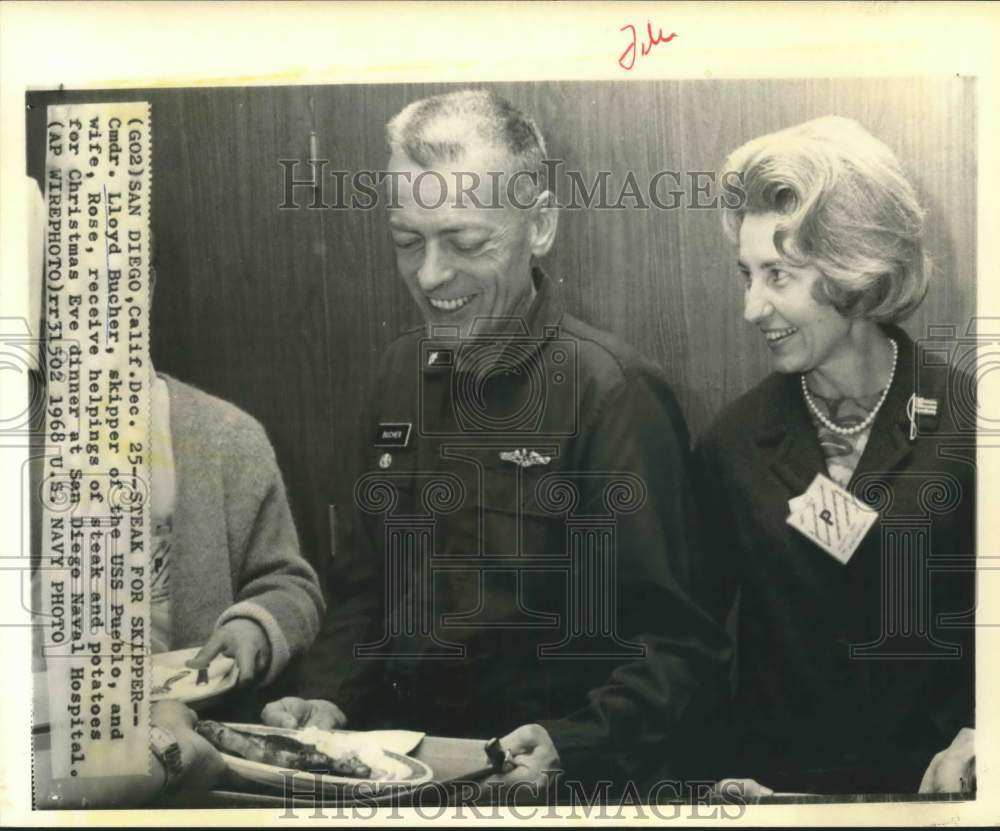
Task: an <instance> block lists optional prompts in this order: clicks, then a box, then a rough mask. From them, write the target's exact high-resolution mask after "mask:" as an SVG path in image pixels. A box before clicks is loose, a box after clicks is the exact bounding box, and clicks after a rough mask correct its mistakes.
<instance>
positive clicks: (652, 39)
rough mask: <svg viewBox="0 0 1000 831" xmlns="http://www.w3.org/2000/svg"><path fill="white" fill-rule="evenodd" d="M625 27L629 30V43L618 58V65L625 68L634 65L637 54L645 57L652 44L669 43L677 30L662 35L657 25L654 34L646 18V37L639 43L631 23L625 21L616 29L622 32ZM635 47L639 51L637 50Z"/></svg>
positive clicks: (675, 35) (627, 68) (661, 30)
mask: <svg viewBox="0 0 1000 831" xmlns="http://www.w3.org/2000/svg"><path fill="white" fill-rule="evenodd" d="M626 29H628V30H629V44H628V46H626V47H625V51H624V52H622V54H621V56H620V57H619V58H618V65H619V66H620V67H621V68H622V69H625V70H629V69H631V68H632V67H633V66H635V60H636V57H637V55H640V54H641V55H642V56H643V57H646V55H648V54H649V53H650V52H651V51H652V49H653V47H654V46H659V45H660V44H661V43H670V41H672V40H673V39H674V38H675V37H677V32H671V33H670V34H669V35H667V36H665V37H664V35H663V29H661V28H660V27H658V26H657V28H656V34H655V35H654V34H653V24H652V23H650V22H649V21H648V20H647V21H646V37H645V38H644V39H643V41H642V42H641V43H640V42H639V39H638V37H637V36H636V31H635V26H633V25H632V24H631V23H627V24H625V25H624V26H622V27H621V28H620V29H619V30H618V31H619V32H624V31H625V30H626ZM637 48H638V50H639V51H637Z"/></svg>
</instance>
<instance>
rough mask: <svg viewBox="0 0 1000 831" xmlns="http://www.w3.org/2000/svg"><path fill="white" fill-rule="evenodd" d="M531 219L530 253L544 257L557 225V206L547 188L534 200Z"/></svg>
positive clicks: (554, 198)
mask: <svg viewBox="0 0 1000 831" xmlns="http://www.w3.org/2000/svg"><path fill="white" fill-rule="evenodd" d="M532 214H533V215H532V219H531V253H532V254H533V255H534V256H536V257H544V256H545V255H546V254H548V253H549V249H550V248H551V247H552V243H553V242H555V239H556V228H557V227H558V225H559V208H558V207H556V197H555V195H554V194H553V193H552V191H550V190H547V191H545V192H544V193H543V194H541V196H539V197H538V199H536V200H535V207H534V208H533V209H532Z"/></svg>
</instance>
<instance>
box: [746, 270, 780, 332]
mask: <svg viewBox="0 0 1000 831" xmlns="http://www.w3.org/2000/svg"><path fill="white" fill-rule="evenodd" d="M773 312H774V306H773V305H772V304H771V301H770V300H769V299H768V297H767V293H766V291H765V290H764V288H763V287H762V286H761V284H760V281H759V280H752V281H751V282H750V288H748V289H747V291H746V296H745V297H744V298H743V319H744V320H746V321H747V323H759V322H760V321H762V320H765V319H766V318H768V317H770V316H771V314H772V313H773Z"/></svg>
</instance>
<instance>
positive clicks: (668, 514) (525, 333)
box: [264, 91, 727, 797]
mask: <svg viewBox="0 0 1000 831" xmlns="http://www.w3.org/2000/svg"><path fill="white" fill-rule="evenodd" d="M388 140H389V145H390V150H391V159H390V165H389V173H390V177H389V179H390V183H391V184H392V190H393V191H394V193H392V194H391V196H390V198H389V210H388V214H389V224H390V229H391V234H392V240H393V243H394V245H395V250H396V262H397V267H398V271H399V274H400V276H401V278H402V279H403V281H404V282H405V284H406V286H407V287H408V289H409V290H410V292H411V294H412V295H413V298H414V301H415V302H416V304H417V306H418V307H419V309H420V311H421V313H422V315H423V317H424V319H425V325H423V326H421V327H419V328H417V329H415V330H413V331H410V332H408V333H406V334H404V335H403V336H402V337H400V338H399V339H397V340H396V341H395V342H394V343H393V344H392V345H391V346H390V347H389V349H388V352H387V354H386V355H385V358H384V361H383V365H382V368H381V372H380V374H379V376H378V378H377V379H376V382H375V384H374V400H373V401H372V402H371V411H370V415H369V424H370V426H371V430H372V439H371V444H370V445H369V446H367V447H365V448H363V452H364V469H365V471H366V472H365V473H364V475H363V476H362V477H361V478H360V479H359V481H358V483H357V487H356V489H355V495H356V501H357V503H358V507H359V508H360V509H361V510H360V518H361V520H362V521H361V522H359V523H358V524H357V531H358V533H357V538H356V539H355V540H354V543H353V545H351V546H350V547H349V549H348V550H344V551H342V552H339V553H338V556H337V557H336V559H335V561H334V563H333V566H332V568H331V571H330V585H329V593H330V608H331V610H332V613H331V616H330V619H329V621H328V626H327V631H326V633H325V635H324V636H321V639H320V641H319V642H318V643H317V648H316V649H315V650H314V658H313V660H310V661H307V662H306V663H307V665H308V669H309V683H308V684H307V690H308V692H307V695H308V696H311V697H312V699H311V700H309V699H284V700H282V701H279V702H274V703H273V704H271V705H269V706H268V708H266V709H265V712H264V718H265V721H267V722H269V723H272V724H277V725H282V726H295V725H305V724H315V725H318V726H321V727H330V726H333V725H337V724H343V723H344V722H345V721H346V720H347V719H349V720H350V726H352V727H356V728H359V729H365V728H375V727H393V728H402V727H408V728H412V729H417V730H421V731H426V732H428V733H431V734H437V735H445V736H466V737H476V738H484V739H485V738H488V737H490V736H495V735H499V736H503V738H502V742H503V743H504V745H505V747H506V748H507V749H508V750H509V751H510V752H511V753H512V755H513V763H514V766H513V769H512V770H510V771H508V772H507V773H506V774H505V776H504V777H503V778H504V781H506V782H507V783H508V784H510V783H515V782H523V783H526V784H528V785H532V786H543V785H545V784H546V783H547V782H549V781H550V780H551V778H552V774H553V772H554V771H562V772H563V775H564V776H565V777H566V779H574V780H580V781H586V782H593V781H595V780H599V779H604V780H610V781H615V782H616V783H617V785H618V787H619V788H620V787H623V786H624V783H625V781H626V779H627V778H630V777H633V776H635V777H638V776H639V774H637V773H636V771H642V776H641V778H642V779H643V780H644V781H648V780H650V779H651V778H652V777H653V775H654V774H655V773H657V772H658V773H660V774H662V775H664V776H666V775H669V776H672V777H673V778H677V777H678V776H679V775H684V774H685V773H688V772H690V770H691V768H690V766H689V765H690V763H691V759H692V756H693V753H692V744H691V743H690V742H689V741H688V740H687V739H686V738H685V735H686V734H685V731H686V730H688V729H690V728H691V727H692V726H694V725H696V724H697V716H698V714H699V713H700V712H703V711H704V708H710V702H712V701H713V700H714V698H713V697H714V696H715V694H716V693H717V692H718V691H719V688H720V684H721V681H722V678H723V675H724V673H723V671H722V670H723V667H724V664H725V660H726V657H727V656H726V650H727V645H726V641H725V637H724V635H723V633H722V632H721V630H720V629H719V628H718V627H717V626H716V625H715V624H714V623H713V621H712V620H711V618H710V617H709V616H708V615H707V614H706V613H704V612H703V611H702V610H701V609H700V608H699V606H698V605H697V604H695V603H694V602H693V601H692V599H691V598H690V596H689V593H688V580H689V576H690V573H691V567H692V563H691V560H692V558H693V557H694V556H695V554H696V548H697V544H696V543H697V540H696V533H695V527H696V524H695V506H694V503H693V501H692V496H691V488H690V487H689V482H688V438H687V431H686V427H685V424H684V420H683V418H682V415H681V412H680V410H679V408H678V406H677V403H676V401H675V399H674V396H673V394H672V392H671V390H670V388H669V387H668V385H667V383H666V381H665V380H664V377H663V374H662V373H661V371H660V370H659V369H658V368H657V367H655V366H654V365H653V364H651V363H650V362H649V361H647V360H646V359H644V358H643V357H642V356H641V355H639V354H638V353H636V352H635V351H634V350H632V349H631V348H630V347H628V346H627V345H626V344H624V343H623V342H621V341H620V340H619V339H617V338H616V337H614V336H612V335H610V334H607V333H605V332H601V331H598V330H597V329H594V328H592V327H590V326H588V325H586V324H584V323H582V322H580V321H579V320H577V319H576V318H574V317H572V316H571V315H569V314H567V313H566V312H565V311H564V310H563V307H562V303H561V299H560V294H559V291H558V284H557V283H556V282H555V281H554V280H553V279H552V278H550V277H548V276H546V274H545V273H544V272H543V271H542V269H541V268H540V267H539V266H538V262H537V261H538V259H539V258H541V257H543V256H544V255H545V254H546V253H547V252H548V251H549V249H550V248H551V247H552V244H553V241H554V239H555V235H556V228H557V218H558V214H557V209H556V205H555V200H554V197H553V195H552V193H551V192H549V191H548V190H547V189H546V188H545V182H544V176H543V175H542V174H543V164H542V163H543V159H544V157H545V144H544V141H543V139H542V136H541V134H540V132H539V131H538V128H537V127H536V126H535V124H534V123H533V122H532V121H531V120H530V119H528V118H526V117H525V116H524V115H523V114H522V113H520V112H519V111H518V110H517V109H515V108H514V107H512V106H511V105H510V104H509V103H508V102H506V101H504V100H503V99H501V98H499V97H498V96H496V95H494V94H492V93H490V92H485V91H463V92H456V93H450V94H447V95H441V96H436V97H433V98H428V99H424V100H421V101H417V102H415V103H413V104H411V105H410V106H408V107H407V108H406V109H404V110H403V111H402V112H401V113H399V115H397V116H396V117H395V118H394V119H393V120H392V121H391V122H390V123H389V125H388ZM699 707H700V708H702V709H701V710H699ZM686 765H688V766H686ZM643 796H644V797H645V796H646V794H645V793H644V794H643Z"/></svg>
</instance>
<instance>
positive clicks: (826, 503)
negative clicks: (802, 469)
mask: <svg viewBox="0 0 1000 831" xmlns="http://www.w3.org/2000/svg"><path fill="white" fill-rule="evenodd" d="M788 509H789V511H790V512H791V513H790V514H789V515H788V518H787V519H786V520H785V522H787V523H788V524H789V525H791V526H792V528H794V529H795V530H796V531H798V532H799V533H801V534H804V535H805V536H806V537H808V538H809V539H810V540H812V541H813V542H814V543H816V545H818V546H819V547H820V548H822V549H823V550H824V551H826V552H827V553H828V554H831V555H832V556H833V557H834V559H836V560H837V561H838V562H840V563H843V564H844V565H846V564H847V563H848V562H850V559H851V557H852V556H854V552H855V551H856V550H857V548H858V546H859V545H860V544H861V540H863V539H864V536H865V534H867V533H868V529H869V528H871V527H872V525H874V523H875V520H876V519H878V511H873V510H872V509H871V508H869V507H867V506H866V505H864V504H862V503H861V502H860V501H858V500H857V499H855V498H854V497H853V496H852V495H851V494H850V493H849V492H848V491H847V490H846V489H844V488H842V487H841V486H840V485H838V484H837V483H836V482H834V481H833V480H831V479H829V478H828V477H826V476H824V475H823V474H822V473H818V474H816V478H815V479H813V481H812V484H811V485H810V486H809V487H808V488H806V491H805V493H803V494H801V495H800V496H796V497H795V498H794V499H790V500H788Z"/></svg>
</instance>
